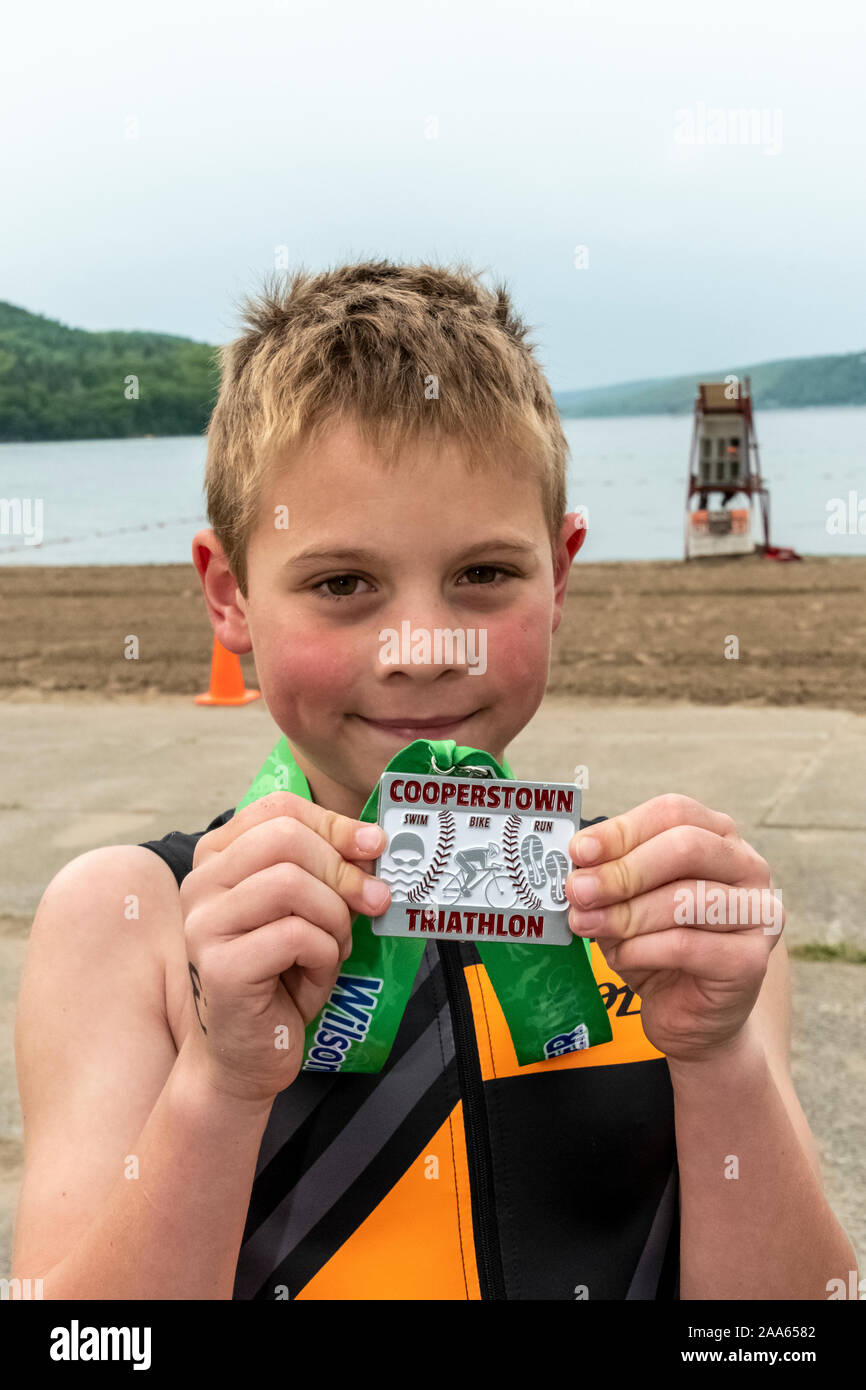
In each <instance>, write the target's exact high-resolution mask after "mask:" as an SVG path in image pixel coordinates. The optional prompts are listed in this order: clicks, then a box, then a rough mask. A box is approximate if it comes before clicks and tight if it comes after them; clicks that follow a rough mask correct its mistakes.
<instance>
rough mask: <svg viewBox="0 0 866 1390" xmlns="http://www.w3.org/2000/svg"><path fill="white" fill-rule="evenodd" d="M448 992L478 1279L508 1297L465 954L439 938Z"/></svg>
mask: <svg viewBox="0 0 866 1390" xmlns="http://www.w3.org/2000/svg"><path fill="white" fill-rule="evenodd" d="M436 945H437V947H438V951H439V959H440V961H441V963H442V974H443V977H444V980H445V992H446V994H447V996H448V1006H449V1008H450V1010H451V1020H452V1024H453V1027H454V1047H455V1052H456V1055H457V1078H458V1082H459V1085H460V1097H461V1100H462V1102H463V1128H464V1131H465V1134H466V1158H467V1163H468V1167H469V1191H470V1194H471V1198H472V1231H473V1235H474V1237H475V1260H476V1264H477V1266H478V1283H479V1287H480V1289H481V1297H482V1298H483V1299H504V1298H505V1276H504V1274H503V1270H502V1251H501V1249H500V1245H499V1227H498V1223H497V1220H496V1192H495V1188H494V1185H493V1155H492V1152H491V1147H490V1126H489V1121H488V1115H487V1104H486V1101H485V1099H484V1083H483V1081H482V1079H481V1062H480V1059H479V1056H478V1048H477V1045H476V1041H475V1025H474V1023H473V1021H472V1004H471V1002H470V999H469V988H468V986H467V984H466V977H465V975H464V973H463V957H462V954H461V946H460V944H459V943H458V942H456V941H455V942H451V941H448V942H443V941H437V943H436Z"/></svg>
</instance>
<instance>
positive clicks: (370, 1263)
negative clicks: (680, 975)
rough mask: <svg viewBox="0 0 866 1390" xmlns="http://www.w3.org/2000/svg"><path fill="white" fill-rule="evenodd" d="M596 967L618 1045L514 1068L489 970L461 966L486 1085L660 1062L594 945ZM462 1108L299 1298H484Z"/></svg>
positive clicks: (635, 1003) (635, 1005) (631, 1002)
mask: <svg viewBox="0 0 866 1390" xmlns="http://www.w3.org/2000/svg"><path fill="white" fill-rule="evenodd" d="M590 950H591V959H592V967H593V972H594V974H595V978H596V981H597V982H598V984H599V987H600V988H601V991H602V995H603V997H604V999H605V1003H606V1004H607V1006H608V1016H609V1018H610V1021H611V1029H612V1032H613V1038H612V1040H611V1041H610V1042H609V1043H601V1044H599V1045H598V1046H596V1047H592V1048H585V1049H583V1050H581V1051H579V1052H570V1053H567V1054H566V1055H565V1056H564V1057H558V1058H555V1059H554V1060H552V1061H547V1062H534V1063H531V1064H530V1065H528V1066H524V1067H521V1066H518V1064H517V1057H516V1054H515V1051H514V1045H513V1043H512V1041H511V1035H510V1034H509V1032H508V1026H507V1024H506V1022H505V1016H504V1014H503V1012H502V1008H501V1006H500V1004H499V1001H498V999H497V998H496V994H495V992H494V990H493V986H492V985H491V983H490V980H489V978H488V975H487V972H486V970H485V969H484V967H483V965H471V966H467V967H466V968H465V971H464V973H465V977H466V982H467V986H468V989H469V997H470V1001H471V1005H472V1017H473V1022H474V1025H475V1038H476V1043H477V1047H478V1054H479V1058H480V1062H481V1075H482V1080H484V1081H489V1080H492V1079H494V1078H502V1077H507V1076H529V1075H533V1074H534V1073H537V1072H541V1071H562V1070H567V1069H570V1068H575V1067H596V1066H610V1065H617V1064H621V1063H628V1062H640V1061H647V1060H650V1059H652V1058H659V1057H661V1056H662V1055H663V1054H662V1053H661V1052H659V1051H658V1049H657V1048H655V1047H654V1046H653V1045H652V1043H651V1042H650V1041H649V1040H648V1038H647V1037H646V1035H645V1034H644V1031H643V1027H642V1024H641V1019H640V1012H639V1010H640V1000H639V998H638V997H637V996H634V995H632V994H631V992H630V991H629V990H628V989H627V987H626V985H625V984H624V982H623V980H622V979H621V978H620V977H619V976H618V975H617V974H616V973H615V971H613V970H611V968H610V966H609V965H608V964H607V962H606V960H605V959H604V956H603V955H602V953H601V951H600V950H599V948H598V946H597V945H596V943H595V942H592V943H591V946H590ZM480 1296H481V1294H480V1287H479V1283H478V1271H477V1266H476V1262H475V1244H474V1239H473V1231H472V1211H471V1196H470V1188H469V1170H468V1166H467V1160H466V1138H465V1131H464V1126H463V1107H462V1104H461V1103H460V1102H458V1103H457V1105H455V1107H454V1109H453V1110H452V1111H451V1114H450V1115H449V1116H448V1119H447V1120H446V1121H445V1122H444V1124H443V1125H441V1126H440V1128H439V1130H438V1131H437V1132H436V1134H434V1135H433V1136H432V1138H431V1139H430V1140H428V1142H427V1143H426V1144H424V1146H423V1148H422V1149H421V1151H420V1152H419V1153H418V1156H417V1158H416V1159H415V1161H414V1162H413V1163H412V1164H411V1165H410V1167H409V1168H408V1169H407V1170H406V1172H405V1173H404V1174H403V1176H402V1177H401V1178H400V1179H399V1180H398V1181H397V1182H396V1183H395V1184H394V1186H393V1187H392V1188H391V1190H390V1192H389V1193H388V1194H387V1196H386V1197H384V1198H383V1200H382V1201H381V1202H380V1203H379V1204H378V1206H376V1207H375V1208H374V1210H373V1211H372V1212H371V1213H370V1215H369V1216H368V1217H367V1218H366V1219H365V1220H364V1221H363V1222H362V1223H361V1225H360V1226H359V1227H358V1228H357V1230H355V1231H354V1232H353V1233H352V1235H351V1236H350V1237H349V1239H348V1240H347V1241H345V1242H344V1243H343V1245H342V1246H341V1247H340V1249H339V1250H337V1251H336V1253H335V1254H334V1255H333V1256H332V1257H331V1259H330V1260H328V1262H327V1263H326V1264H325V1265H323V1266H322V1268H321V1269H320V1270H319V1271H318V1272H317V1273H316V1274H315V1275H314V1277H313V1278H312V1279H311V1280H310V1281H309V1282H308V1283H307V1284H306V1285H305V1286H304V1288H303V1289H302V1290H301V1291H300V1292H299V1293H298V1294H297V1297H298V1298H306V1299H358V1298H360V1299H470V1300H476V1299H479V1298H480Z"/></svg>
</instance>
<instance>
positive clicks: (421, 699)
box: [194, 424, 574, 817]
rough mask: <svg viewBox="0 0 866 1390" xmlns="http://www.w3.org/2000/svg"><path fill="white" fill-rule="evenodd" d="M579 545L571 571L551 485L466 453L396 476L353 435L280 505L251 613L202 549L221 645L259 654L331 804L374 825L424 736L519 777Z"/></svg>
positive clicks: (426, 456)
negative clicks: (389, 768) (517, 763)
mask: <svg viewBox="0 0 866 1390" xmlns="http://www.w3.org/2000/svg"><path fill="white" fill-rule="evenodd" d="M573 529H574V527H573V523H572V521H571V520H570V519H567V520H566V523H565V526H564V527H563V539H562V540H561V542H560V545H559V547H558V552H557V565H556V573H555V572H554V562H553V558H552V556H551V548H550V539H549V534H548V530H547V525H546V522H545V519H544V513H543V510H542V502H541V486H540V482H539V481H538V480H537V478H536V477H534V476H521V477H515V476H512V474H511V472H510V470H509V469H505V468H503V469H496V470H492V469H491V470H488V469H484V470H483V471H481V472H472V473H470V472H469V471H468V470H467V467H466V462H465V453H464V451H463V447H462V445H460V444H458V443H456V442H449V443H448V444H445V445H442V446H439V447H437V446H435V445H433V444H432V443H430V442H427V441H425V442H424V443H423V444H420V445H417V446H414V447H412V448H411V449H407V450H406V452H405V453H404V455H403V457H402V458H401V460H400V464H399V466H398V467H397V468H396V469H395V470H393V471H391V472H388V471H386V469H385V467H384V466H383V464H382V462H381V460H380V457H379V456H378V455H377V454H376V452H375V451H374V450H372V449H371V448H370V447H369V446H367V445H365V444H364V442H363V441H362V440H361V438H360V436H359V435H358V432H357V430H356V429H355V428H354V427H353V426H351V425H349V424H343V425H340V426H335V427H332V429H331V430H330V431H329V432H328V433H327V434H326V435H325V436H324V437H323V438H322V439H321V440H320V441H319V442H318V443H316V444H315V445H313V446H311V447H309V448H308V449H307V450H305V451H302V452H299V453H294V454H293V455H292V457H291V459H290V460H289V461H288V462H287V466H286V468H285V469H284V470H282V471H281V472H280V473H279V475H278V476H277V477H276V480H275V482H274V484H273V485H272V486H271V487H270V488H269V490H268V492H267V494H266V495H265V496H264V497H263V499H262V510H261V513H260V519H259V523H258V525H257V527H256V529H255V531H254V532H253V534H252V535H251V537H250V540H249V544H248V548H247V581H248V582H247V594H248V596H247V598H246V599H245V598H244V597H243V595H241V593H240V591H239V590H238V589H237V587H236V585H235V584H234V580H233V579H232V577H231V575H230V574H229V572H228V569H227V566H226V564H225V559H224V557H223V554H222V550H221V547H220V546H219V543H218V542H217V541H216V539H215V537H213V533H212V532H203V533H200V534H199V536H198V537H197V538H196V543H195V545H194V551H195V555H196V564H197V566H198V568H199V570H200V572H201V574H202V582H203V584H204V587H205V593H206V596H207V598H208V600H209V606H210V611H211V617H212V620H213V622H214V628H215V631H216V635H217V637H219V639H220V641H222V642H223V644H224V645H225V646H226V647H228V648H229V649H230V650H232V651H235V652H238V653H242V652H246V651H249V650H250V648H251V647H252V650H253V651H254V654H255V662H256V674H257V677H258V681H259V685H260V687H261V691H262V695H263V697H264V699H265V701H266V703H267V705H268V708H269V710H270V712H271V714H272V716H273V718H274V720H275V722H276V724H277V725H278V726H279V728H280V729H281V730H282V731H283V732H284V733H285V735H286V737H287V738H288V740H289V743H290V744H291V747H292V751H293V753H294V755H295V758H296V760H297V762H298V765H299V767H300V768H301V769H302V771H303V772H304V774H305V776H306V777H307V780H308V782H309V784H310V789H311V792H312V794H313V797H314V799H315V800H316V801H317V802H318V803H319V804H320V805H324V806H327V807H329V808H330V809H332V810H336V811H340V812H342V813H343V814H345V815H350V816H354V817H357V816H359V815H360V812H361V810H362V808H363V806H364V803H365V801H366V800H367V798H368V796H369V794H370V792H371V790H372V788H373V787H374V785H375V783H376V781H377V780H378V778H379V776H380V775H381V773H382V771H383V769H384V767H385V765H386V763H387V762H388V761H389V760H390V759H391V758H392V757H393V756H394V754H395V753H396V752H398V750H399V749H400V748H402V747H404V746H405V744H407V743H410V742H412V740H413V739H415V738H424V737H429V738H434V739H454V740H455V742H456V743H458V744H466V745H469V746H470V747H474V748H483V749H486V750H487V751H488V752H489V753H491V754H492V755H493V757H495V758H496V760H497V761H498V762H501V761H502V758H503V756H504V753H505V749H506V747H507V745H508V744H509V743H510V741H511V740H512V739H513V738H514V736H515V735H516V734H517V733H519V732H520V730H521V729H523V728H524V727H525V725H526V724H527V723H528V722H529V720H530V719H531V717H532V715H533V714H534V713H535V711H536V709H537V708H538V706H539V704H540V703H541V700H542V698H543V695H544V689H545V685H546V682H547V676H548V670H549V664H550V639H551V634H552V632H554V631H555V630H556V628H557V626H558V625H559V620H560V616H561V610H562V602H563V599H564V596H565V589H566V585H567V581H568V569H569V564H570V558H569V555H568V552H567V550H566V547H565V540H564V537H565V536H566V535H567V534H570V533H571V532H573ZM206 537H209V538H210V539H209V540H206V539H205V538H206ZM203 550H206V551H210V552H211V554H210V556H208V555H207V554H206V553H205V554H204V555H203V554H202V551H203ZM309 552H316V553H315V554H311V553H309ZM352 552H363V554H360V553H352ZM209 560H212V563H210V564H209V563H208V562H209ZM437 629H438V630H439V634H440V636H439V639H438V641H437V637H436V632H437ZM446 630H447V631H448V632H450V634H451V636H450V639H449V637H448V636H447V635H446Z"/></svg>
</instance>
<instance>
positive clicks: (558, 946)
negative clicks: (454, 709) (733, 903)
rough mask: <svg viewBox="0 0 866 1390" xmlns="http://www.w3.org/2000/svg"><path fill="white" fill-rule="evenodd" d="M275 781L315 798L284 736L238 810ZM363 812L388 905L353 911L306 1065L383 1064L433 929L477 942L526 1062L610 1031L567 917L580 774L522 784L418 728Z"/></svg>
mask: <svg viewBox="0 0 866 1390" xmlns="http://www.w3.org/2000/svg"><path fill="white" fill-rule="evenodd" d="M275 790H283V791H285V790H288V791H291V792H294V793H295V795H297V796H302V797H304V798H305V799H306V800H307V801H309V800H310V799H311V794H310V788H309V784H308V783H307V779H306V777H305V776H304V774H303V772H302V771H301V769H300V768H299V767H298V765H297V763H296V761H295V759H294V756H293V754H292V750H291V749H290V747H289V744H288V741H287V740H286V738H285V736H283V737H282V738H281V739H280V740H279V741H278V743H277V744H276V746H275V747H274V748H273V750H272V751H271V753H270V755H269V757H268V758H267V759H266V761H265V762H264V764H263V765H262V767H261V768H260V770H259V772H258V774H257V775H256V777H255V778H254V779H253V782H252V784H251V785H250V787H249V789H248V791H247V793H246V795H245V796H244V797H243V799H242V800H241V801H240V802H239V803H238V806H237V807H236V810H238V811H240V810H242V809H243V807H244V806H248V805H249V804H250V802H252V801H256V800H257V799H258V798H259V797H261V796H267V795H268V794H269V793H270V792H273V791H275ZM359 819H360V820H362V821H367V822H368V823H369V824H371V825H372V824H375V823H376V821H377V819H378V823H379V824H380V825H384V827H385V833H386V835H387V837H388V840H387V844H386V846H385V849H384V850H383V852H382V854H381V855H380V857H379V859H378V860H377V861H376V863H375V869H376V871H377V873H378V876H379V877H380V878H383V879H385V881H386V882H387V883H388V884H389V886H390V888H391V894H392V902H391V905H390V908H389V909H388V910H387V911H386V912H385V913H383V914H382V916H381V917H374V918H372V919H371V918H367V917H365V916H364V915H363V914H361V913H359V914H358V915H357V916H356V917H355V918H354V919H353V922H352V953H351V955H350V956H349V958H348V960H345V961H343V963H342V965H341V968H340V974H339V975H338V977H337V981H336V983H335V985H334V987H333V989H332V990H331V993H330V995H329V997H328V999H327V1001H326V1003H325V1004H324V1005H323V1006H322V1008H321V1009H320V1010H319V1012H318V1014H317V1015H316V1017H315V1018H313V1019H311V1020H310V1021H309V1022H308V1023H307V1025H306V1029H305V1042H304V1051H305V1055H304V1061H303V1064H302V1070H303V1071H305V1072H378V1071H381V1070H382V1068H383V1067H384V1066H385V1063H386V1062H387V1060H388V1056H389V1054H390V1052H391V1048H392V1047H393V1045H394V1039H395V1038H396V1036H397V1030H398V1028H399V1026H400V1021H401V1019H402V1018H403V1014H404V1010H405V1009H406V1006H407V1005H408V1003H409V996H410V994H411V992H412V988H413V983H414V980H415V976H416V974H417V972H418V969H419V967H420V965H421V960H422V958H423V956H424V955H425V953H426V951H427V943H428V941H431V940H436V939H437V938H440V939H444V940H445V941H475V942H477V946H476V948H475V949H476V950H477V953H478V957H479V960H480V962H481V965H482V966H483V968H484V971H485V972H486V974H487V977H488V979H489V981H490V984H491V986H492V988H493V991H494V993H495V995H496V998H497V1000H498V1001H499V1006H500V1007H501V1009H502V1012H503V1015H504V1016H505V1021H506V1024H507V1026H508V1031H509V1033H510V1034H511V1040H512V1043H513V1044H514V1052H515V1056H516V1057H517V1060H518V1063H519V1064H520V1065H521V1066H524V1065H531V1064H532V1063H535V1062H540V1061H549V1060H553V1059H555V1058H557V1057H561V1056H562V1055H563V1054H564V1053H567V1052H574V1051H577V1050H578V1049H581V1048H585V1047H595V1046H596V1045H597V1044H598V1043H606V1042H610V1040H611V1037H612V1032H611V1027H610V1022H609V1020H608V1016H607V1010H606V1008H605V1004H604V1001H603V999H602V997H601V993H600V991H599V988H598V985H597V983H596V981H595V977H594V975H593V970H592V963H591V960H590V946H589V942H588V941H586V940H581V939H578V938H577V937H576V936H575V935H574V934H573V933H572V931H571V929H570V928H569V926H568V904H567V902H566V900H565V891H564V890H565V880H566V877H567V876H568V874H569V873H570V872H571V867H572V866H571V863H570V861H569V857H568V843H569V840H570V839H571V837H572V835H573V834H575V832H576V831H577V830H578V828H579V826H580V790H579V789H578V787H576V786H575V784H574V783H573V782H565V783H561V782H523V781H518V780H516V779H515V777H514V774H513V773H512V771H511V768H510V767H509V766H508V764H507V762H505V761H504V760H503V762H502V764H501V765H500V764H499V763H498V762H496V760H495V759H494V758H493V757H492V755H491V754H490V753H487V752H486V751H485V750H484V749H479V748H467V747H463V746H459V745H458V744H456V743H455V742H454V741H453V740H452V739H441V740H428V739H416V740H414V741H413V742H412V743H409V744H407V745H406V747H405V748H401V749H400V751H399V752H398V753H395V754H394V756H393V758H391V760H390V762H389V763H388V765H387V767H386V768H385V770H384V771H383V773H382V775H381V777H380V778H379V781H378V782H377V783H376V784H375V786H374V787H373V789H372V791H371V792H370V795H369V797H368V798H367V801H366V803H365V805H364V808H363V810H362V812H361V815H360V817H359ZM411 913H414V914H415V915H414V917H413V916H411V915H410V914H411ZM525 946H531V947H532V948H533V949H532V950H525V949H524V947H525ZM539 946H541V947H549V948H550V949H549V950H544V949H542V950H538V949H536V948H537V947H539ZM436 949H437V950H440V949H444V948H440V947H438V946H437V948H436Z"/></svg>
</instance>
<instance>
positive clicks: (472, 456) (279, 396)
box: [205, 260, 568, 596]
mask: <svg viewBox="0 0 866 1390" xmlns="http://www.w3.org/2000/svg"><path fill="white" fill-rule="evenodd" d="M480 274H481V272H479V271H473V270H471V269H470V268H469V267H468V266H466V265H465V264H464V263H462V262H459V263H457V264H456V265H455V266H453V267H443V266H433V265H428V264H420V265H394V264H392V263H391V262H390V261H387V260H379V261H363V262H360V263H357V264H354V265H344V266H339V267H337V268H335V269H333V270H327V271H324V272H322V273H321V274H318V275H311V274H309V273H307V272H306V271H304V270H299V271H297V272H296V273H294V274H293V275H292V277H291V280H290V281H289V282H288V283H286V281H285V280H281V278H280V277H278V276H277V275H273V276H270V277H266V278H265V281H264V284H263V287H262V290H261V292H260V293H259V294H258V295H257V296H255V297H254V298H252V297H249V296H248V297H246V298H245V299H244V300H243V301H242V302H241V306H240V308H241V313H242V326H243V327H245V328H246V329H247V331H246V332H244V333H243V334H242V336H241V337H239V338H236V339H235V341H234V342H232V343H229V344H227V345H226V346H224V347H222V348H220V349H219V363H220V370H221V385H220V392H219V397H218V399H217V403H216V406H215V407H214V411H213V414H212V416H211V420H210V424H209V426H208V431H207V437H208V451H207V466H206V471H205V487H206V492H207V507H208V516H209V518H210V523H211V526H212V528H213V530H214V532H215V534H216V536H217V538H218V539H219V541H220V544H221V545H222V547H223V550H224V551H225V554H226V557H227V559H228V562H229V567H230V569H231V572H232V574H233V575H234V577H235V580H236V581H237V584H238V586H239V588H240V590H241V592H242V593H243V594H244V596H246V593H247V575H246V556H245V552H246V546H247V542H248V539H249V536H250V534H251V531H252V530H253V528H254V527H255V525H256V523H257V521H258V515H259V510H260V500H261V496H262V493H263V491H264V487H265V485H266V483H267V482H268V481H269V480H270V478H271V477H272V476H273V473H274V471H275V470H276V468H277V466H278V465H279V462H280V458H279V456H280V455H281V454H282V455H283V463H285V456H284V451H285V450H286V449H291V448H292V447H298V446H301V445H303V444H306V443H309V442H310V441H311V440H313V439H315V438H316V436H317V432H318V431H320V430H324V429H326V428H328V427H329V426H330V425H332V424H336V423H339V422H341V421H344V420H347V419H352V420H354V421H355V422H356V423H357V425H358V428H359V431H360V433H361V437H362V439H364V440H366V441H367V442H369V443H371V444H373V445H374V446H375V447H376V448H377V450H378V451H379V452H380V454H381V456H382V458H383V461H384V462H385V463H386V466H390V467H393V466H394V463H395V461H396V455H397V453H398V451H399V449H400V448H402V447H403V446H404V445H406V444H410V443H412V442H413V440H417V439H418V438H419V437H420V436H422V435H423V436H425V437H432V438H433V439H434V440H442V439H443V438H449V439H459V440H460V441H461V442H462V443H463V444H464V445H465V446H466V447H467V451H468V452H467V460H468V466H469V467H472V468H476V467H483V466H485V465H488V466H496V467H500V468H503V467H504V468H513V469H516V470H520V471H527V470H530V471H535V472H537V473H538V474H539V475H540V480H541V486H542V502H543V507H544V515H545V520H546V521H547V524H548V527H549V530H550V536H551V545H552V546H553V545H554V544H555V541H556V538H557V536H558V533H559V530H560V528H561V526H562V521H563V518H564V516H565V507H566V486H565V475H566V461H567V457H568V444H567V442H566V439H565V436H564V434H563V432H562V427H561V424H560V419H559V412H558V410H557V408H556V404H555V402H554V400H553V394H552V392H551V389H550V386H549V384H548V382H547V379H546V377H545V376H544V373H543V372H542V370H541V367H540V365H539V363H538V362H537V360H536V358H535V356H534V347H533V345H531V344H529V343H527V342H525V341H524V338H525V336H526V334H527V332H528V331H529V330H528V327H527V325H526V324H524V323H523V322H522V320H521V319H520V318H519V317H518V316H517V314H516V313H515V312H514V309H513V307H512V304H511V300H510V298H509V296H508V294H507V292H506V289H505V286H504V284H498V285H496V286H495V288H494V290H493V291H491V290H489V289H487V288H486V286H484V285H482V284H480V283H479V277H480Z"/></svg>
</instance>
